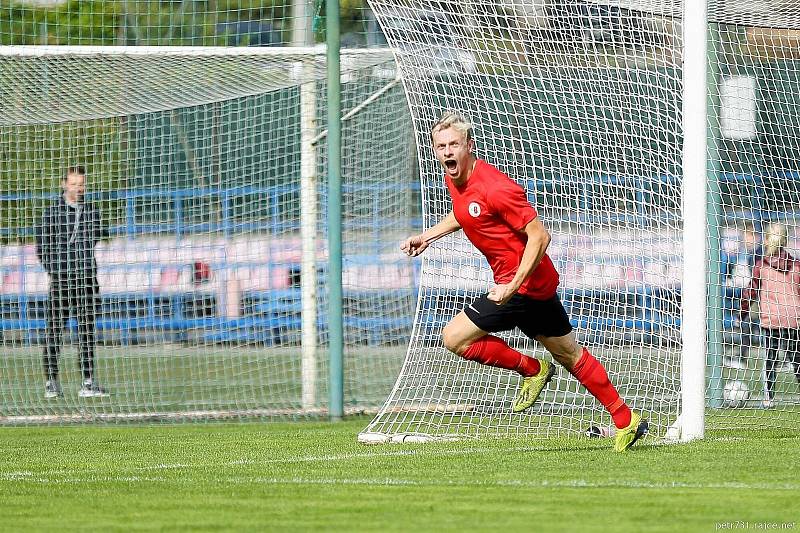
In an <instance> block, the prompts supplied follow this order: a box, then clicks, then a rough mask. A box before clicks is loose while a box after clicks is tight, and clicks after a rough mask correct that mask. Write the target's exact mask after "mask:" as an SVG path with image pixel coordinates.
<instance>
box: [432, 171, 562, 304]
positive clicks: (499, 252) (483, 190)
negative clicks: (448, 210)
mask: <svg viewBox="0 0 800 533" xmlns="http://www.w3.org/2000/svg"><path fill="white" fill-rule="evenodd" d="M445 182H446V183H447V189H448V190H449V191H450V198H451V199H452V201H453V214H454V215H455V217H456V220H457V221H458V223H459V224H460V225H461V228H462V229H463V230H464V233H465V234H466V235H467V238H468V239H469V240H470V242H472V244H473V245H475V247H476V248H477V249H478V250H480V251H481V253H482V254H483V255H485V256H486V259H487V260H488V261H489V266H490V267H491V268H492V272H494V281H495V283H497V284H498V285H499V284H504V283H509V282H511V280H512V279H514V275H515V274H516V273H517V269H518V268H519V264H520V262H521V261H522V254H523V253H524V252H525V245H526V244H527V242H528V236H527V234H525V232H524V231H523V230H524V228H525V226H527V225H528V222H530V221H531V220H533V219H534V218H536V217H537V213H536V209H534V208H533V206H531V204H530V203H529V202H528V198H527V196H526V195H525V190H524V189H523V188H522V187H520V186H519V185H517V183H515V182H514V181H513V180H512V179H511V178H509V177H508V176H506V175H505V174H503V173H502V172H500V171H499V170H498V169H496V168H495V167H493V166H492V165H490V164H489V163H487V162H486V161H483V160H481V159H478V160H477V161H476V162H475V168H474V169H473V170H472V174H471V175H470V177H469V180H467V183H465V184H464V185H462V186H461V187H456V186H455V185H454V184H453V180H452V179H451V178H450V177H449V176H447V175H445ZM557 287H558V272H556V269H555V267H554V266H553V261H552V260H551V259H550V257H549V256H548V255H547V254H545V255H544V257H542V260H541V261H540V262H539V264H538V265H537V267H536V268H535V269H534V271H533V272H531V275H530V276H528V279H526V280H525V281H523V282H522V285H521V286H520V288H519V290H518V291H517V293H518V294H522V295H524V296H528V297H529V298H534V299H536V300H547V299H549V298H552V297H553V296H554V295H555V293H556V288H557Z"/></svg>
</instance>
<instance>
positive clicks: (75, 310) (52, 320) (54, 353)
mask: <svg viewBox="0 0 800 533" xmlns="http://www.w3.org/2000/svg"><path fill="white" fill-rule="evenodd" d="M99 310H100V290H99V288H98V286H97V282H96V281H95V280H94V279H77V280H75V279H72V280H51V282H50V293H49V299H48V301H47V307H46V316H47V328H46V330H45V347H44V354H43V359H44V371H45V375H46V376H47V379H56V378H58V355H59V354H60V353H61V342H62V338H63V334H64V325H65V324H66V322H67V320H68V319H69V318H70V317H75V319H76V320H77V322H78V341H79V357H78V364H79V367H80V370H81V373H82V374H83V378H84V379H90V378H93V376H94V350H95V344H96V331H95V320H96V318H97V314H98V313H99Z"/></svg>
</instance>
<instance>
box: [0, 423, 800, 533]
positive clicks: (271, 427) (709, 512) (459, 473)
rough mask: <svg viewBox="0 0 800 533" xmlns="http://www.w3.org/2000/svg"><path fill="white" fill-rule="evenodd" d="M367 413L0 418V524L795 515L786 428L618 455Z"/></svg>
mask: <svg viewBox="0 0 800 533" xmlns="http://www.w3.org/2000/svg"><path fill="white" fill-rule="evenodd" d="M366 422H367V419H365V418H355V419H348V420H346V421H345V422H342V423H338V424H329V423H324V422H302V423H269V424H259V423H246V424H198V425H155V426H111V427H109V426H101V427H97V426H74V427H30V428H5V429H2V430H0V431H2V442H3V453H2V455H0V496H1V497H2V498H1V499H2V505H0V529H2V530H5V531H21V530H56V531H58V530H77V529H82V530H83V529H88V530H125V531H128V530H240V531H241V530H251V531H252V530H282V531H308V530H317V531H318V530H336V531H501V530H507V531H670V532H673V531H715V530H717V529H719V528H720V525H721V524H730V527H731V528H735V526H736V524H745V523H746V524H748V525H749V529H756V528H758V527H759V524H770V525H772V524H777V525H778V527H783V528H789V527H794V528H795V529H796V528H797V527H800V525H798V522H800V510H798V506H797V494H798V493H800V482H798V480H797V474H798V471H799V470H798V457H800V437H798V435H797V434H796V432H794V433H787V432H786V431H783V432H780V431H768V432H755V431H749V432H712V433H710V434H709V435H707V438H706V439H705V440H703V441H697V442H693V443H690V444H683V445H668V446H667V445H656V444H655V443H654V442H651V443H648V441H645V442H644V443H642V445H641V446H639V445H637V446H636V447H635V448H634V449H632V450H631V451H630V452H629V453H627V454H615V453H613V452H612V451H611V450H610V446H611V442H610V441H609V440H605V439H602V440H599V439H598V440H590V439H586V438H579V437H573V438H561V439H547V440H484V441H468V442H449V443H444V442H440V443H429V444H421V445H408V444H399V445H385V446H375V447H367V446H364V445H360V444H358V443H356V440H355V437H356V434H357V433H358V431H359V430H360V429H362V428H363V427H364V425H365V424H366ZM739 529H743V527H739Z"/></svg>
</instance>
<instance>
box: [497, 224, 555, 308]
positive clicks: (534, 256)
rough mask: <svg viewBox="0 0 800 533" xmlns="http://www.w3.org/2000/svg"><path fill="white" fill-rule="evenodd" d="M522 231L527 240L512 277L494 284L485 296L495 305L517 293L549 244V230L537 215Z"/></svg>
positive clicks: (537, 264) (504, 301)
mask: <svg viewBox="0 0 800 533" xmlns="http://www.w3.org/2000/svg"><path fill="white" fill-rule="evenodd" d="M523 231H524V232H525V234H527V236H528V242H527V244H526V245H525V251H524V252H523V253H522V260H521V261H520V263H519V268H518V269H517V273H516V274H515V275H514V279H512V280H511V281H510V282H509V283H505V284H501V285H495V286H494V287H492V288H491V289H490V290H489V294H488V296H487V298H489V300H491V301H493V302H495V303H496V304H497V305H503V304H504V303H506V302H507V301H508V300H510V299H511V297H512V296H514V294H516V293H517V291H518V290H519V288H520V287H521V286H522V284H523V282H524V281H525V280H526V279H528V276H530V275H531V274H532V273H533V271H534V270H536V267H537V266H539V263H540V262H541V260H542V258H543V257H544V254H545V252H546V251H547V247H548V246H549V245H550V232H548V231H547V229H545V227H544V225H543V224H542V221H541V220H539V218H538V217H537V218H534V219H533V220H531V221H530V222H528V224H527V225H526V226H525V228H524V229H523Z"/></svg>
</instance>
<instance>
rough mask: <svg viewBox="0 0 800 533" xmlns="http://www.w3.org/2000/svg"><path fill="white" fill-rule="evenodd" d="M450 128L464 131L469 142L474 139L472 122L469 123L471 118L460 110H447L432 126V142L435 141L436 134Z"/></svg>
mask: <svg viewBox="0 0 800 533" xmlns="http://www.w3.org/2000/svg"><path fill="white" fill-rule="evenodd" d="M448 128H453V129H454V130H456V131H458V132H460V133H462V134H463V135H464V137H465V138H466V140H467V142H469V141H471V140H472V124H470V123H469V120H467V119H466V118H465V117H464V115H462V114H461V113H459V112H458V111H446V112H445V113H444V114H443V115H442V116H441V118H439V120H437V121H436V124H434V125H433V127H432V128H431V142H433V136H434V134H436V133H438V132H440V131H442V130H446V129H448Z"/></svg>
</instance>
